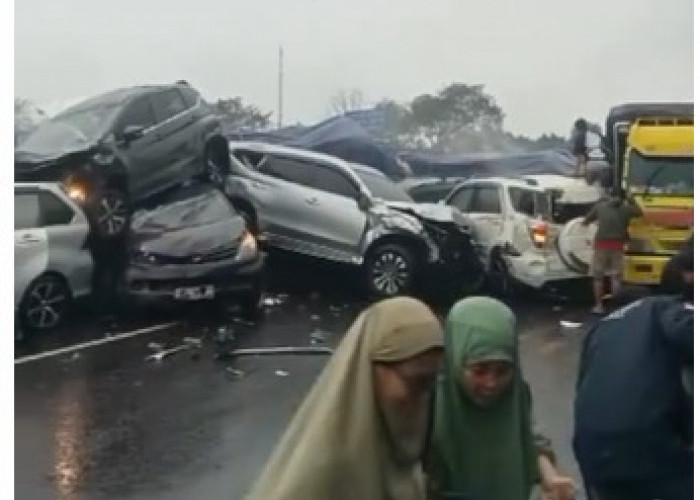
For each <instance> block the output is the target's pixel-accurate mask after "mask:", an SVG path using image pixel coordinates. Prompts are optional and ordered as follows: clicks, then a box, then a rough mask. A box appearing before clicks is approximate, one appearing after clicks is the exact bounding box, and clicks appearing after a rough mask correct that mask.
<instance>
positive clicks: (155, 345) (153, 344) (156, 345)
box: [148, 342, 165, 352]
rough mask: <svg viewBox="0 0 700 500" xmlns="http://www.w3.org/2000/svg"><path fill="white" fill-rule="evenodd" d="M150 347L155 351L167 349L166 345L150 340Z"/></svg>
mask: <svg viewBox="0 0 700 500" xmlns="http://www.w3.org/2000/svg"><path fill="white" fill-rule="evenodd" d="M148 348H149V349H150V350H151V351H154V352H160V351H164V350H165V345H164V344H160V343H158V342H149V343H148Z"/></svg>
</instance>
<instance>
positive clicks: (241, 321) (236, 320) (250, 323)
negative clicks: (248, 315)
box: [233, 317, 255, 326]
mask: <svg viewBox="0 0 700 500" xmlns="http://www.w3.org/2000/svg"><path fill="white" fill-rule="evenodd" d="M233 322H234V323H236V324H239V325H245V326H255V322H254V321H246V320H244V319H243V318H238V317H236V318H233Z"/></svg>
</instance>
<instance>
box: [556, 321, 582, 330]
mask: <svg viewBox="0 0 700 500" xmlns="http://www.w3.org/2000/svg"><path fill="white" fill-rule="evenodd" d="M559 324H560V325H561V326H563V327H564V328H581V327H582V326H583V323H577V322H575V321H566V320H561V321H560V322H559Z"/></svg>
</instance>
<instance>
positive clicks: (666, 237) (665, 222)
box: [603, 103, 694, 285]
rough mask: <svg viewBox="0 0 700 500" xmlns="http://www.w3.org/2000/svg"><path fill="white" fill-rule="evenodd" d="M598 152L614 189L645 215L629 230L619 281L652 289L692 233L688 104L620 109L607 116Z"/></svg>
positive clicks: (690, 115) (691, 143)
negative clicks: (603, 154) (605, 159)
mask: <svg viewBox="0 0 700 500" xmlns="http://www.w3.org/2000/svg"><path fill="white" fill-rule="evenodd" d="M603 146H604V150H605V152H606V155H607V157H608V161H609V162H610V164H611V166H612V174H613V189H620V188H622V189H624V190H626V191H627V193H628V195H630V196H633V197H634V198H635V200H636V201H637V203H638V204H639V206H640V207H641V208H642V210H643V212H644V215H643V216H642V217H639V218H637V219H634V220H633V221H632V223H631V224H630V228H629V237H630V239H629V242H628V245H627V248H626V250H625V267H624V277H623V280H624V281H625V282H626V283H632V284H639V285H656V284H658V283H659V282H660V280H661V273H662V271H663V268H664V266H665V264H666V262H668V260H669V259H670V258H671V256H672V255H673V254H674V253H676V252H677V251H678V249H679V247H680V246H681V244H682V243H683V242H684V241H685V240H687V239H688V238H689V237H690V236H691V234H692V231H693V158H694V153H693V151H694V139H693V104H692V103H645V104H624V105H622V106H617V107H614V108H612V109H611V110H610V113H609V114H608V117H607V120H606V131H605V137H604V138H603Z"/></svg>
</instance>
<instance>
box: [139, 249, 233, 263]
mask: <svg viewBox="0 0 700 500" xmlns="http://www.w3.org/2000/svg"><path fill="white" fill-rule="evenodd" d="M237 254H238V248H236V247H225V248H220V249H218V250H215V251H213V252H208V253H203V254H192V255H186V256H183V257H175V256H172V255H163V254H157V253H149V254H144V253H138V254H137V257H136V259H135V260H138V261H139V262H143V263H148V264H151V265H160V266H167V265H191V264H208V263H211V262H219V261H222V260H226V259H232V258H234V257H235V256H236V255H237Z"/></svg>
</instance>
